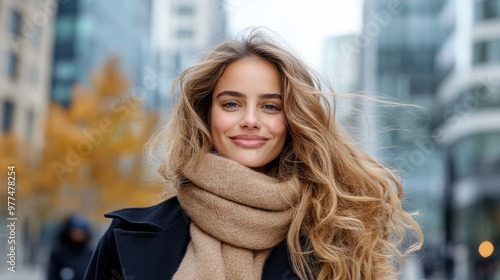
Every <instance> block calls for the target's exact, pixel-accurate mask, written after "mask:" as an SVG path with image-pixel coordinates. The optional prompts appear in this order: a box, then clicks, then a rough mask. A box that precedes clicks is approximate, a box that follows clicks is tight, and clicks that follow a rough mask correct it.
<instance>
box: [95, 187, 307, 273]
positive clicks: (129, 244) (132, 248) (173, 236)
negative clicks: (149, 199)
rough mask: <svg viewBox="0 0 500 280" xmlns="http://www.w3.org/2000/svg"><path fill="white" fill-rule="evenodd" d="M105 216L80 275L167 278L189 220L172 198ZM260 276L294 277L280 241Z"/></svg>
mask: <svg viewBox="0 0 500 280" xmlns="http://www.w3.org/2000/svg"><path fill="white" fill-rule="evenodd" d="M105 216H106V217H108V218H113V221H112V223H111V225H110V227H109V228H108V230H107V231H106V232H105V233H104V235H103V236H102V238H101V240H100V241H99V244H98V246H97V249H96V251H95V252H94V255H93V256H92V260H91V262H90V264H89V267H88V269H87V273H86V275H85V279H86V280H90V279H99V280H101V279H106V280H107V279H113V280H122V279H123V280H141V279H147V280H154V279H172V277H173V275H174V274H175V272H176V271H177V268H178V267H179V265H180V263H181V261H182V258H183V257H184V254H185V253H186V249H187V246H188V244H189V241H190V237H189V225H190V219H189V217H188V216H187V215H186V214H185V213H184V211H183V210H182V208H181V206H180V204H179V201H178V200H177V198H176V197H174V198H171V199H169V200H166V201H164V202H162V203H160V204H157V205H155V206H151V207H148V208H128V209H122V210H118V211H115V212H111V213H109V214H106V215H105ZM262 279H265V280H298V277H297V276H296V275H295V273H294V272H293V269H292V267H291V264H290V260H289V252H288V248H287V246H286V241H282V242H281V243H280V244H278V245H277V246H276V247H275V248H274V249H273V251H272V253H271V254H270V255H269V258H268V259H267V261H266V263H265V264H264V269H263V272H262ZM214 280H215V279H214ZM217 280H218V279H217Z"/></svg>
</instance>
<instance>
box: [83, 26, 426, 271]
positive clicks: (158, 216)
mask: <svg viewBox="0 0 500 280" xmlns="http://www.w3.org/2000/svg"><path fill="white" fill-rule="evenodd" d="M176 85H177V87H176V88H175V90H174V93H177V94H178V99H177V100H176V106H175V108H174V110H173V112H172V114H171V118H170V119H169V120H168V121H167V122H166V124H165V125H164V126H163V127H162V128H161V129H160V130H159V131H158V132H157V133H156V134H155V135H154V136H153V137H152V140H151V147H152V151H153V152H154V153H156V154H162V152H161V149H162V148H163V149H166V157H165V158H164V160H163V163H162V164H161V165H160V168H159V170H160V174H161V175H162V176H163V177H164V178H165V183H166V185H167V186H169V187H174V188H175V189H176V190H177V195H176V196H175V197H173V198H169V199H165V200H164V201H163V202H161V203H159V204H157V205H155V206H151V207H147V208H128V209H123V210H118V211H114V212H111V213H109V214H107V215H106V216H107V217H109V218H112V219H113V220H112V223H111V225H110V227H109V229H108V231H107V232H106V233H105V234H104V235H103V237H102V238H101V240H100V242H99V244H98V247H97V249H96V251H95V253H94V255H93V257H92V261H91V263H90V264H89V267H88V270H87V273H86V278H85V279H112V278H115V279H134V280H138V279H175V280H179V279H180V280H185V279H193V280H194V279H210V280H215V279H217V280H223V279H273V280H276V279H320V280H322V279H345V280H347V279H349V280H353V279H377V280H380V279H391V280H393V279H397V275H398V272H399V268H400V267H401V266H398V264H401V262H400V261H401V260H402V257H403V256H405V255H406V254H408V253H410V252H414V251H416V250H417V249H418V248H420V246H422V242H423V236H422V232H421V230H420V228H419V226H418V224H417V223H416V222H415V221H414V220H413V218H412V216H411V215H410V214H409V213H407V212H405V211H404V210H403V208H402V205H401V199H402V197H403V193H402V186H401V183H400V181H399V180H398V178H397V177H396V176H395V175H393V173H391V172H390V171H389V170H388V169H387V168H385V167H384V166H382V165H381V164H380V163H378V162H377V161H376V160H375V159H374V158H372V157H371V156H370V155H369V154H367V153H366V152H364V151H363V150H361V149H360V148H359V147H358V146H357V145H356V143H355V142H354V141H353V140H352V139H351V138H349V136H348V135H347V134H346V133H345V132H344V131H343V130H342V128H341V127H340V126H339V125H338V123H337V122H336V120H335V114H334V110H333V107H332V105H331V104H330V98H329V97H330V96H331V95H333V93H332V92H331V91H324V90H322V89H321V82H320V80H319V78H318V76H316V75H315V74H314V73H313V71H311V69H310V68H308V67H307V65H306V64H305V63H304V62H302V61H301V60H300V59H299V58H298V55H295V54H294V53H293V52H292V51H290V50H288V48H287V47H285V46H284V45H281V44H279V43H277V42H276V41H275V40H274V39H273V38H271V36H269V35H266V34H265V33H263V32H261V31H260V30H252V31H250V32H249V33H248V34H246V35H243V36H241V37H240V38H238V39H235V40H228V41H226V42H223V43H221V44H219V45H217V46H216V47H215V48H213V49H212V50H210V51H209V52H208V53H207V54H206V56H205V57H204V58H203V59H202V60H201V62H199V63H198V64H196V65H194V66H191V67H189V68H187V69H186V70H185V71H184V72H182V73H181V74H180V76H179V77H178V79H177V81H176ZM156 148H159V149H160V150H159V151H156ZM410 233H412V234H413V237H414V238H415V239H409V238H408V234H410ZM403 243H404V244H403ZM403 245H404V246H403Z"/></svg>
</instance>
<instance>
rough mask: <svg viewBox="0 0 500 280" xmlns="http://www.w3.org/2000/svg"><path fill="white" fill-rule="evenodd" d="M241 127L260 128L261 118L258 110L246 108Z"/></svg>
mask: <svg viewBox="0 0 500 280" xmlns="http://www.w3.org/2000/svg"><path fill="white" fill-rule="evenodd" d="M240 127H241V128H246V129H259V128H260V120H259V115H258V112H257V110H255V109H250V108H248V109H247V110H245V111H244V115H243V116H242V119H241V122H240Z"/></svg>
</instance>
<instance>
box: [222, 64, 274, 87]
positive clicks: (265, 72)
mask: <svg viewBox="0 0 500 280" xmlns="http://www.w3.org/2000/svg"><path fill="white" fill-rule="evenodd" d="M280 80H281V77H280V74H279V72H278V70H276V67H275V66H274V65H273V64H272V63H270V62H269V61H267V60H264V59H262V58H259V57H246V58H242V59H238V60H236V61H233V62H231V63H229V64H228V65H227V66H226V69H225V70H224V72H223V73H222V75H221V77H220V78H219V79H218V80H217V83H216V85H215V92H217V91H219V90H235V91H241V92H243V93H247V91H248V93H251V92H254V91H256V92H259V93H264V92H276V93H280V92H281V82H280Z"/></svg>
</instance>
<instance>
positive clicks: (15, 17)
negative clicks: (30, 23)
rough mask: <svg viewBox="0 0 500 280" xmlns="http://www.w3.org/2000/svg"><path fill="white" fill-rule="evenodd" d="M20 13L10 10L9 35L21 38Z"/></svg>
mask: <svg viewBox="0 0 500 280" xmlns="http://www.w3.org/2000/svg"><path fill="white" fill-rule="evenodd" d="M21 19H22V18H21V13H19V11H17V10H15V9H11V10H10V17H9V31H10V33H11V34H14V35H16V36H21Z"/></svg>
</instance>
